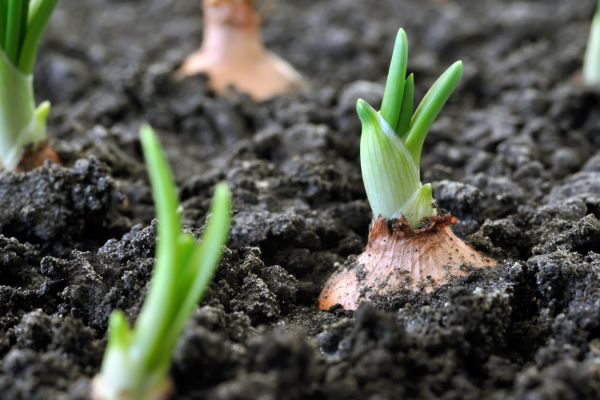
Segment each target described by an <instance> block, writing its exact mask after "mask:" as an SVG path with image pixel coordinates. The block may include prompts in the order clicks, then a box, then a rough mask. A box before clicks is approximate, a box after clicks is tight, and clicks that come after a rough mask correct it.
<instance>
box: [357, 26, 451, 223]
mask: <svg viewBox="0 0 600 400" xmlns="http://www.w3.org/2000/svg"><path fill="white" fill-rule="evenodd" d="M407 60H408V42H407V39H406V34H405V33H404V30H403V29H400V31H399V32H398V36H397V37H396V44H395V47H394V54H393V56H392V62H391V65H390V72H389V74H388V79H387V83H386V87H385V93H384V96H383V102H382V105H381V111H380V112H377V111H375V110H374V109H373V107H371V106H370V105H369V104H367V102H365V101H364V100H362V99H359V100H358V103H357V106H356V108H357V111H358V115H359V117H360V120H361V122H362V136H361V142H360V161H361V168H362V175H363V181H364V184H365V189H366V191H367V197H368V198H369V203H370V205H371V209H372V210H373V216H374V217H375V219H377V217H378V216H379V215H381V216H382V217H383V218H388V219H389V218H400V217H401V216H404V218H406V220H407V222H408V223H409V225H410V226H411V228H412V229H416V228H417V226H418V225H419V223H420V222H421V221H422V220H423V219H424V218H427V217H430V216H433V215H436V208H435V207H433V204H434V200H433V198H432V192H431V185H430V184H426V185H422V184H421V181H420V173H419V162H420V160H421V150H422V149H423V143H424V142H425V137H426V136H427V133H428V132H429V129H430V128H431V125H433V122H434V120H435V118H436V117H437V115H438V114H439V112H440V111H441V109H442V107H443V106H444V104H445V103H446V101H447V100H448V98H449V97H450V95H451V94H452V92H453V91H454V89H456V86H457V85H458V83H459V82H460V78H461V77H462V72H463V67H462V62H460V61H458V62H456V63H454V64H453V65H452V66H451V67H450V68H448V70H447V71H446V72H445V73H444V74H443V75H442V76H441V77H440V78H439V79H438V80H437V81H436V82H435V83H434V85H433V86H432V87H431V89H429V92H427V94H426V95H425V97H424V98H423V101H422V102H421V104H420V105H419V107H417V110H416V111H415V112H414V114H413V94H414V79H413V75H412V74H411V75H410V76H409V77H408V78H406V65H407Z"/></svg>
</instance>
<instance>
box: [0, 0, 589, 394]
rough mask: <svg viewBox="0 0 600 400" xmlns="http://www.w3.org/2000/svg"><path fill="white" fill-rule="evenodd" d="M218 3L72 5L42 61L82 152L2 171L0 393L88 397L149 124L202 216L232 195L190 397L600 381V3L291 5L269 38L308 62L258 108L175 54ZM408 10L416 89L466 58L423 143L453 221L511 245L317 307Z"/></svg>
mask: <svg viewBox="0 0 600 400" xmlns="http://www.w3.org/2000/svg"><path fill="white" fill-rule="evenodd" d="M198 3H199V1H198V0H144V1H141V0H86V1H80V0H63V1H62V2H61V4H60V6H59V8H58V10H57V12H56V14H55V16H54V19H53V21H52V23H51V25H50V27H49V30H48V32H47V34H46V37H45V39H44V42H43V44H42V49H41V52H40V55H39V59H38V63H37V66H36V72H35V73H36V82H35V84H36V93H37V95H38V97H39V100H45V99H48V100H50V101H52V103H53V108H52V113H51V116H50V119H49V131H50V133H51V134H52V135H53V136H54V139H53V147H54V148H55V150H56V152H57V153H58V155H59V157H60V159H61V160H62V161H63V163H64V166H57V165H55V164H52V163H51V162H47V163H46V164H45V165H44V166H43V167H41V168H38V169H36V170H34V171H32V172H29V173H6V172H5V173H1V174H0V234H1V235H0V255H1V257H0V284H1V286H0V358H1V362H0V393H1V396H0V397H1V398H2V399H85V398H86V397H87V393H88V391H89V384H90V379H91V378H92V376H93V375H94V374H95V373H97V372H98V370H99V367H100V363H101V360H102V355H103V351H104V347H105V345H106V325H107V319H108V316H109V315H110V313H111V311H112V310H114V309H116V308H119V309H121V310H123V311H124V312H125V314H126V315H127V318H128V319H129V321H130V323H133V322H134V321H135V319H136V316H137V314H138V312H139V310H140V305H141V303H142V301H143V298H144V296H145V294H146V291H147V288H148V282H149V279H150V277H151V273H152V265H153V261H154V258H153V257H154V248H155V241H156V222H154V221H153V218H154V209H153V203H152V195H151V190H150V187H149V183H148V179H147V176H146V171H145V166H144V162H143V158H142V154H141V149H140V143H139V140H138V136H137V135H138V133H137V132H138V128H139V125H140V123H141V122H143V121H148V122H150V123H151V124H152V125H153V126H154V127H155V128H156V129H157V130H158V131H159V134H160V139H161V141H162V143H163V144H164V147H165V151H166V153H167V155H168V158H169V160H170V162H171V164H172V166H173V168H174V171H175V175H176V180H177V183H178V187H179V189H180V197H181V200H182V210H183V211H182V218H183V222H184V224H185V226H186V228H185V229H189V230H190V231H191V232H193V233H194V234H199V233H200V232H201V231H202V229H203V226H204V223H205V219H206V214H207V210H208V206H209V202H210V198H211V195H212V190H213V188H214V185H215V184H216V183H217V182H218V181H220V180H226V181H227V182H228V183H229V185H230V187H231V189H232V192H233V195H234V208H235V215H234V217H233V221H232V228H231V236H230V238H229V242H228V245H227V249H226V250H225V252H224V257H223V260H222V262H221V264H220V267H219V269H218V272H217V274H216V277H215V279H214V281H213V282H212V283H211V285H210V289H209V291H208V293H207V295H206V297H205V298H204V300H203V302H202V304H201V306H200V307H199V308H198V309H197V310H196V311H195V312H194V314H193V316H192V317H191V319H190V320H189V322H188V324H187V325H186V327H185V329H184V331H183V333H182V335H181V338H180V340H179V342H178V345H177V348H176V351H175V355H174V360H173V366H172V370H171V374H172V377H173V379H174V382H175V388H176V395H175V398H176V399H210V400H224V399H228V400H234V399H236V400H238V399H239V400H242V399H258V398H261V399H342V398H343V399H369V400H382V399H392V398H405V399H584V398H585V399H594V398H600V356H599V354H600V345H597V344H596V343H597V341H595V339H598V338H600V223H599V222H598V218H600V91H599V90H597V89H593V88H591V89H590V88H584V87H582V86H580V84H579V82H580V78H579V73H580V72H579V71H580V69H581V63H582V59H583V54H584V49H585V45H586V42H587V34H588V29H589V24H590V21H591V18H592V15H593V12H594V7H595V3H596V2H595V1H593V0H586V1H583V0H582V1H564V0H547V1H543V2H542V1H509V0H487V1H481V0H449V1H445V2H442V1H425V0H377V1H375V0H373V1H369V2H367V1H353V0H330V1H326V2H325V1H319V0H279V1H277V2H275V5H276V7H275V8H274V9H273V11H272V13H271V14H270V16H269V18H268V20H267V21H266V23H265V25H264V28H263V33H264V38H265V42H266V44H267V46H268V47H269V49H271V50H272V51H273V52H275V53H276V54H278V55H280V56H282V57H284V58H285V59H287V60H288V61H290V62H291V63H292V64H293V65H294V66H295V67H296V68H297V69H298V70H299V71H301V72H302V73H303V74H304V75H305V77H306V78H307V79H308V81H310V83H311V89H310V90H308V91H306V92H304V93H301V94H298V95H296V96H291V97H278V98H275V99H273V100H270V101H266V102H263V103H255V102H253V101H252V100H251V99H250V98H249V97H248V96H245V95H243V94H239V95H236V96H234V97H232V98H223V97H219V96H216V95H215V94H214V93H211V91H210V90H209V89H208V87H207V84H206V78H205V77H203V76H197V77H192V78H188V79H185V80H184V81H181V82H175V81H173V80H172V78H171V77H172V74H173V72H174V71H175V70H176V69H177V68H178V66H179V65H180V64H181V62H182V61H183V60H184V58H185V57H186V56H187V55H188V54H189V53H191V52H192V51H193V50H195V49H196V48H197V47H199V45H200V43H201V30H202V22H201V21H202V18H201V10H200V9H199V4H198ZM399 27H403V28H404V29H405V30H406V31H407V35H408V38H409V44H410V56H409V71H410V72H414V74H415V82H416V88H415V92H416V97H417V98H418V99H420V98H422V96H423V95H424V94H425V92H426V90H427V89H428V88H429V87H430V85H431V84H432V83H433V81H434V80H435V79H436V78H437V77H438V76H439V75H440V74H441V73H442V72H443V71H444V69H445V68H446V67H447V66H449V65H450V64H451V63H452V62H454V61H456V60H458V59H462V60H463V62H464V65H465V74H464V77H463V79H462V82H461V84H460V86H459V88H458V89H457V91H456V92H455V93H454V94H453V95H452V97H451V99H450V101H449V103H448V105H447V106H446V107H445V109H444V110H443V111H442V113H441V115H440V117H439V118H438V120H437V122H436V123H435V124H434V126H433V127H432V129H431V132H430V134H429V136H428V139H427V141H426V143H425V149H424V151H423V154H424V156H423V158H422V162H421V164H422V165H421V171H422V174H421V175H422V180H423V181H424V182H432V183H433V187H434V197H435V198H436V199H437V200H438V203H439V205H440V206H441V207H443V208H445V209H448V210H450V211H451V212H452V213H453V215H455V216H457V217H458V218H459V222H458V223H457V224H455V225H453V226H452V229H453V231H454V232H455V233H456V234H457V235H458V236H459V237H461V238H463V239H465V240H468V241H469V243H470V244H471V245H472V246H473V248H475V249H476V250H478V251H480V252H482V253H483V254H485V255H487V256H491V257H494V258H495V259H496V260H498V262H499V264H498V265H497V266H496V267H493V268H489V269H485V270H474V271H471V272H470V273H469V274H467V276H465V277H464V278H463V279H461V280H459V281H458V282H454V283H452V284H448V285H445V286H442V287H439V288H437V289H436V290H435V291H433V292H431V293H429V294H427V293H425V292H417V293H407V294H405V295H404V297H401V298H399V299H398V300H397V301H394V302H388V301H375V302H374V303H373V305H364V306H362V307H360V308H359V309H358V310H357V311H356V312H351V311H346V310H343V309H341V308H339V307H337V308H336V307H333V308H332V309H330V310H328V311H323V310H319V308H318V305H317V298H318V295H319V292H320V291H321V289H322V287H323V284H324V282H325V280H326V279H327V278H328V276H329V275H330V274H331V273H332V272H333V271H334V270H335V269H336V268H337V266H339V265H341V264H343V263H344V262H346V261H347V260H350V261H352V259H353V257H355V256H356V255H358V254H360V253H361V252H362V251H363V249H364V247H365V245H366V240H367V235H368V225H369V222H370V221H371V217H372V216H371V212H370V207H369V205H368V203H367V200H366V194H365V191H364V187H363V184H362V179H361V174H360V162H359V158H358V151H359V138H360V122H359V120H358V118H357V116H356V113H355V103H356V99H357V98H359V97H362V98H363V99H365V100H367V101H368V102H370V103H371V104H372V105H373V106H374V107H378V103H380V102H381V97H382V93H383V84H384V82H385V76H386V73H387V68H388V64H389V60H390V56H391V51H392V46H393V41H394V37H395V34H396V32H397V29H398V28H399Z"/></svg>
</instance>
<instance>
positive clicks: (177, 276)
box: [92, 126, 231, 400]
mask: <svg viewBox="0 0 600 400" xmlns="http://www.w3.org/2000/svg"><path fill="white" fill-rule="evenodd" d="M141 138H142V147H143V150H144V156H145V158H146V162H147V164H148V172H149V175H150V181H151V183H152V192H153V194H154V201H155V204H156V213H157V217H158V221H159V227H158V237H159V240H158V244H157V249H156V263H155V265H154V275H153V278H152V283H151V285H150V289H149V291H148V295H147V297H146V300H145V301H144V305H143V306H142V310H141V312H140V315H139V317H138V320H137V322H136V324H135V327H134V328H133V329H130V328H129V326H128V324H127V321H126V319H125V315H124V314H123V313H122V312H120V311H115V312H113V314H112V315H111V317H110V321H109V328H108V345H107V347H106V353H105V354H104V360H103V361H102V369H101V372H100V374H99V375H97V376H96V377H95V378H94V381H93V394H92V398H93V399H95V400H100V399H101V400H125V399H127V400H147V399H165V398H168V397H169V391H170V380H169V379H168V377H167V372H168V369H169V366H170V364H171V356H172V353H173V348H174V346H175V342H176V341H177V337H178V336H179V334H180V332H181V330H182V328H183V325H184V324H185V322H186V320H187V318H188V316H189V315H190V313H191V312H192V310H193V309H194V307H195V306H196V304H198V302H199V301H200V299H201V298H202V295H203V294H204V292H205V290H206V287H207V286H208V284H209V283H210V281H211V279H212V276H213V273H214V271H215V268H216V266H217V264H218V262H219V259H220V257H221V250H222V246H223V245H224V244H225V241H226V239H227V231H228V227H229V210H230V203H231V196H230V193H229V189H228V187H227V184H225V183H220V184H218V185H217V187H216V189H215V194H214V197H213V202H212V206H211V209H210V212H211V217H210V221H209V223H208V226H207V227H206V230H205V231H204V233H203V235H202V240H201V242H200V243H194V238H193V236H192V235H190V234H187V233H181V223H180V219H179V216H178V215H177V208H178V206H179V204H178V200H177V194H176V191H175V184H174V182H173V178H172V176H171V171H170V170H169V165H168V164H167V161H166V159H165V157H164V155H163V154H162V151H161V149H160V144H159V142H158V140H157V138H156V136H155V134H154V132H153V131H152V128H150V127H149V126H144V127H142V129H141Z"/></svg>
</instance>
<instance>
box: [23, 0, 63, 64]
mask: <svg viewBox="0 0 600 400" xmlns="http://www.w3.org/2000/svg"><path fill="white" fill-rule="evenodd" d="M59 2H60V0H43V1H41V2H40V4H39V5H38V4H36V7H37V10H36V12H35V14H32V15H31V16H29V17H28V26H27V35H26V36H25V39H24V40H23V45H22V48H21V52H20V55H19V58H18V60H17V61H15V65H17V66H18V67H19V69H20V70H21V71H23V73H25V74H31V73H32V72H33V66H34V64H35V59H36V55H37V52H38V48H39V45H40V41H41V40H42V36H43V35H44V31H45V30H46V27H47V26H48V22H50V17H52V13H53V12H54V10H55V9H56V6H57V5H58V3H59Z"/></svg>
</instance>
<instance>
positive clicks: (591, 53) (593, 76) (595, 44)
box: [582, 1, 600, 86]
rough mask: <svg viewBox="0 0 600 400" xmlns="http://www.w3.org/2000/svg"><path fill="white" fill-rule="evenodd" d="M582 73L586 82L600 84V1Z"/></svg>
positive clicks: (587, 83)
mask: <svg viewBox="0 0 600 400" xmlns="http://www.w3.org/2000/svg"><path fill="white" fill-rule="evenodd" d="M582 74H583V82H584V84H586V85H590V86H594V85H600V1H598V8H597V10H596V15H595V16H594V19H593V21H592V27H591V30H590V37H589V39H588V44H587V48H586V51H585V58H584V61H583V72H582Z"/></svg>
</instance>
